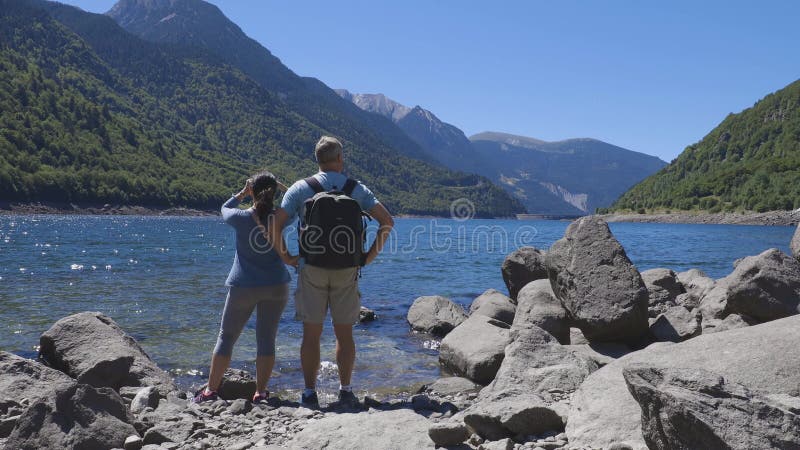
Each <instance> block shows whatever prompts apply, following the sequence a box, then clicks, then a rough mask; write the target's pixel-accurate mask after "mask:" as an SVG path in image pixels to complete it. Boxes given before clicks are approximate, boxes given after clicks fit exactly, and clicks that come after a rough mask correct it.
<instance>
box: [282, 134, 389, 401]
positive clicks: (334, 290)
mask: <svg viewBox="0 0 800 450" xmlns="http://www.w3.org/2000/svg"><path fill="white" fill-rule="evenodd" d="M314 156H315V157H316V159H317V163H318V164H319V172H318V173H317V174H316V175H314V178H315V179H316V180H317V182H319V185H321V187H322V188H323V189H324V190H325V191H335V190H342V189H343V188H344V186H345V183H346V182H347V176H345V175H344V174H343V171H344V157H343V154H342V144H341V142H339V140H338V139H336V138H334V137H330V136H322V138H320V140H319V142H317V145H316V147H315V149H314ZM314 194H315V190H314V188H313V187H312V186H310V185H309V184H308V182H307V181H306V180H300V181H298V182H296V183H294V184H293V185H292V186H291V187H290V188H289V190H288V191H287V192H286V194H285V195H284V197H283V201H282V202H281V207H280V208H278V209H277V210H276V211H275V214H274V223H273V225H274V226H271V227H270V232H271V241H272V242H274V243H277V245H276V248H277V251H278V254H279V255H280V256H281V259H283V261H284V262H285V263H287V264H291V262H292V260H291V258H292V257H291V255H289V252H288V251H287V249H286V247H285V245H284V240H283V239H281V233H282V230H283V228H284V226H286V225H287V224H289V223H291V222H292V221H294V219H295V217H297V216H298V215H301V214H302V213H303V211H302V210H303V205H304V203H305V201H306V200H308V199H310V198H311V197H313V196H314ZM350 197H351V198H353V199H354V200H355V201H357V202H358V204H359V205H360V206H361V209H362V210H363V211H367V212H368V213H369V214H370V215H371V216H372V217H373V218H375V219H376V220H377V222H378V225H379V228H378V233H377V235H376V237H375V241H374V242H373V243H372V246H371V247H370V249H369V251H368V252H367V254H366V259H365V261H364V264H365V265H367V264H370V263H371V262H372V261H374V260H375V258H376V257H377V256H378V254H379V253H380V252H381V250H382V249H383V245H384V244H385V242H386V240H387V239H388V237H389V234H390V232H391V230H392V227H393V226H394V220H393V219H392V216H391V214H389V211H387V210H386V208H385V207H384V206H383V205H382V204H381V203H380V202H378V200H377V199H376V198H375V195H374V194H373V193H372V192H371V191H370V190H369V189H367V187H366V186H364V185H363V184H361V183H357V184H356V186H355V187H354V188H353V191H352V193H351V194H350ZM359 269H360V268H359V267H350V268H345V269H327V268H322V267H316V266H312V265H309V264H305V262H304V261H303V260H302V259H301V260H300V264H299V276H298V279H297V292H296V293H295V307H296V310H297V314H296V318H297V319H298V320H301V321H302V322H303V343H302V346H301V349H300V360H301V363H302V367H303V378H304V379H305V390H304V391H303V394H302V396H301V399H300V401H301V403H303V404H304V405H307V406H311V407H319V400H318V397H317V392H316V382H317V372H318V371H319V364H320V338H321V336H322V324H323V322H324V320H325V316H326V314H327V310H328V309H330V311H331V321H332V322H333V330H334V334H335V335H336V364H337V365H338V366H339V381H340V388H339V402H340V403H341V404H344V405H350V406H356V405H358V399H357V398H356V397H355V395H354V394H353V390H352V387H351V385H350V379H351V376H352V373H353V365H354V363H355V359H356V347H355V342H354V341H353V325H355V324H356V323H357V322H358V316H359V312H360V310H361V294H360V293H359V291H358V272H359Z"/></svg>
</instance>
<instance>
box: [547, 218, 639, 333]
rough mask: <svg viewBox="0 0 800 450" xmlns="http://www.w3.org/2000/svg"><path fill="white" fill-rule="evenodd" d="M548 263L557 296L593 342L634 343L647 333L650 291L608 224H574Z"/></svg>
mask: <svg viewBox="0 0 800 450" xmlns="http://www.w3.org/2000/svg"><path fill="white" fill-rule="evenodd" d="M546 262H547V269H548V274H549V278H550V282H551V284H552V287H553V291H554V292H555V294H556V296H557V297H558V299H559V300H561V302H562V303H563V304H564V306H565V307H566V308H567V310H568V311H569V312H570V315H571V317H572V322H573V324H574V325H575V326H577V327H578V328H580V329H581V331H583V334H584V335H585V336H586V338H587V339H588V340H589V341H605V342H619V341H632V340H636V339H638V338H639V337H641V336H642V335H644V334H645V333H646V332H647V326H648V323H647V288H646V287H645V285H644V282H643V281H642V277H641V276H640V275H639V271H638V270H636V267H635V266H634V265H633V264H632V263H631V261H630V259H628V256H627V255H626V254H625V249H623V248H622V245H620V243H619V242H618V241H617V240H616V238H614V235H613V234H611V230H609V228H608V224H606V223H605V222H604V221H603V220H602V219H600V218H598V217H596V216H589V217H582V218H580V219H578V220H576V221H575V222H573V223H572V224H570V226H569V227H568V228H567V231H566V233H564V237H563V238H561V239H559V240H558V241H556V242H555V243H554V244H553V246H552V247H550V250H549V251H548V252H547V257H546Z"/></svg>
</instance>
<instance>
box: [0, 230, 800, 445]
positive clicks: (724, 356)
mask: <svg viewBox="0 0 800 450" xmlns="http://www.w3.org/2000/svg"><path fill="white" fill-rule="evenodd" d="M791 248H792V252H793V255H787V254H784V253H782V252H781V251H779V250H777V249H767V250H765V251H764V252H762V253H760V254H758V255H754V256H749V257H746V258H742V259H740V260H737V261H735V262H734V263H733V270H732V272H731V273H730V274H729V275H728V276H726V277H724V278H721V279H719V280H714V279H711V278H709V277H707V276H705V274H703V273H702V272H701V271H699V270H696V269H694V270H689V271H686V272H681V273H675V272H673V271H672V270H670V269H668V268H662V269H653V270H648V271H645V272H641V273H640V272H639V271H638V270H637V269H636V267H635V266H633V264H632V263H631V261H630V260H629V259H628V257H627V255H626V253H625V249H624V248H623V247H622V246H621V245H620V244H619V242H618V241H617V240H616V238H615V237H614V236H613V234H612V233H611V231H610V230H609V228H608V225H607V224H606V222H605V221H603V220H602V219H600V218H599V217H595V216H592V217H584V218H581V219H579V220H577V221H576V222H574V223H572V224H571V225H570V226H569V227H568V228H567V230H566V232H565V235H564V237H563V238H562V239H561V240H559V241H557V242H556V243H554V244H553V245H552V247H551V248H550V249H548V250H546V251H545V250H540V249H535V248H532V247H523V248H520V249H518V250H517V251H515V252H513V253H512V254H510V255H508V256H507V258H506V260H505V261H504V263H503V265H502V268H501V274H502V277H503V279H504V281H505V283H506V286H507V287H508V292H509V294H510V295H506V294H505V293H502V292H499V291H496V290H489V291H486V292H485V293H484V294H482V295H481V296H479V297H477V298H476V299H475V300H474V301H473V302H472V304H471V305H470V307H469V310H464V309H463V308H462V307H461V306H460V305H457V304H455V303H453V302H452V301H450V300H449V299H447V298H444V297H441V296H428V297H420V298H418V299H416V300H415V301H414V304H413V305H412V306H411V308H410V309H409V311H408V315H407V320H408V322H409V325H410V328H411V329H412V330H413V331H414V332H417V333H427V334H430V335H431V336H434V337H436V338H439V339H441V345H440V349H439V350H440V354H439V360H440V363H441V366H442V368H443V373H445V376H443V377H442V378H440V379H438V380H435V381H433V382H431V383H430V384H428V385H426V386H424V387H423V388H421V389H420V390H419V392H418V393H416V394H415V395H412V396H410V397H407V398H394V399H383V400H382V401H381V400H378V399H374V398H370V397H361V399H362V404H361V406H360V407H358V408H345V407H343V406H342V405H337V404H336V403H333V404H329V405H324V406H323V407H322V408H321V409H319V410H311V409H307V408H304V407H302V406H301V405H299V404H297V403H295V402H293V401H290V400H288V399H280V398H272V399H271V400H270V402H269V403H268V404H255V405H254V404H252V403H250V402H249V400H248V399H249V398H250V396H251V395H252V392H253V390H254V388H255V383H254V381H253V380H252V378H251V377H250V376H249V374H247V373H245V372H242V371H229V372H227V373H226V377H225V381H224V383H223V385H222V386H221V388H220V395H221V397H222V398H223V399H224V400H218V401H216V402H214V403H210V404H209V403H206V404H200V405H197V404H193V403H191V402H190V401H189V399H190V397H191V394H192V393H190V392H183V391H181V390H179V389H177V388H176V386H175V385H174V383H173V382H172V380H171V379H170V377H169V376H168V374H167V373H165V372H164V371H163V370H161V369H160V368H159V367H158V366H157V365H156V364H155V363H154V362H153V361H152V360H151V359H150V358H149V357H148V356H147V354H146V353H145V352H144V351H143V349H142V348H141V347H140V346H139V345H138V344H137V343H136V341H135V340H134V339H133V338H132V337H131V336H129V335H128V334H127V333H125V331H124V330H122V329H121V328H120V327H119V326H118V325H117V324H116V323H114V321H113V320H112V319H111V318H109V317H107V316H105V315H103V314H101V313H95V312H84V313H79V314H75V315H72V316H69V317H65V318H63V319H61V320H59V321H58V322H56V323H55V324H54V325H53V326H52V327H50V329H49V330H47V331H45V332H44V334H42V336H41V339H40V355H39V356H40V357H39V359H38V360H36V361H34V360H28V359H24V358H21V357H19V356H15V355H12V354H9V353H5V352H0V446H4V447H5V448H7V449H14V450H16V449H39V448H54V449H55V448H58V449H61V448H81V449H109V448H124V449H141V448H145V449H148V450H157V449H211V448H214V449H216V448H226V449H258V450H262V449H270V448H297V449H334V448H336V449H338V448H346V449H383V448H391V449H425V448H436V447H444V448H459V449H487V450H492V449H516V450H520V449H538V450H541V449H545V450H553V449H644V448H650V449H674V448H703V449H723V448H724V449H751V448H800V431H798V430H800V384H799V383H798V375H797V374H798V373H800V346H798V345H797V343H798V342H800V315H798V313H800V262H798V259H797V256H798V255H800V233H796V234H795V237H794V239H793V240H792V244H791ZM378 320H380V319H378Z"/></svg>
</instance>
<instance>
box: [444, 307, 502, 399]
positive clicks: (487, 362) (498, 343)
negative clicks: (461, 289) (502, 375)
mask: <svg viewBox="0 0 800 450" xmlns="http://www.w3.org/2000/svg"><path fill="white" fill-rule="evenodd" d="M508 327H509V325H508V324H506V323H505V322H501V321H499V320H495V319H490V318H489V317H486V316H481V315H476V316H472V317H470V318H469V319H467V320H466V321H464V323H462V324H461V325H459V326H458V327H456V328H455V329H454V330H453V331H452V332H450V334H448V335H447V336H445V338H444V339H442V344H441V346H440V347H439V362H440V363H441V364H442V366H444V367H445V368H446V369H448V370H449V371H450V372H452V373H453V374H455V375H459V376H463V377H466V378H469V379H470V380H472V381H474V382H476V383H480V384H487V383H489V382H490V381H492V379H494V376H495V374H496V373H497V370H498V369H499V368H500V363H502V362H503V356H504V354H505V348H506V345H508V343H509V342H510V341H511V336H510V332H509V330H508Z"/></svg>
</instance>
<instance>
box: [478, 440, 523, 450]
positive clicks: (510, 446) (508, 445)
mask: <svg viewBox="0 0 800 450" xmlns="http://www.w3.org/2000/svg"><path fill="white" fill-rule="evenodd" d="M514 447H515V446H514V441H513V440H511V439H510V438H505V439H500V440H499V441H493V442H484V443H483V444H481V445H480V446H478V450H514Z"/></svg>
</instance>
